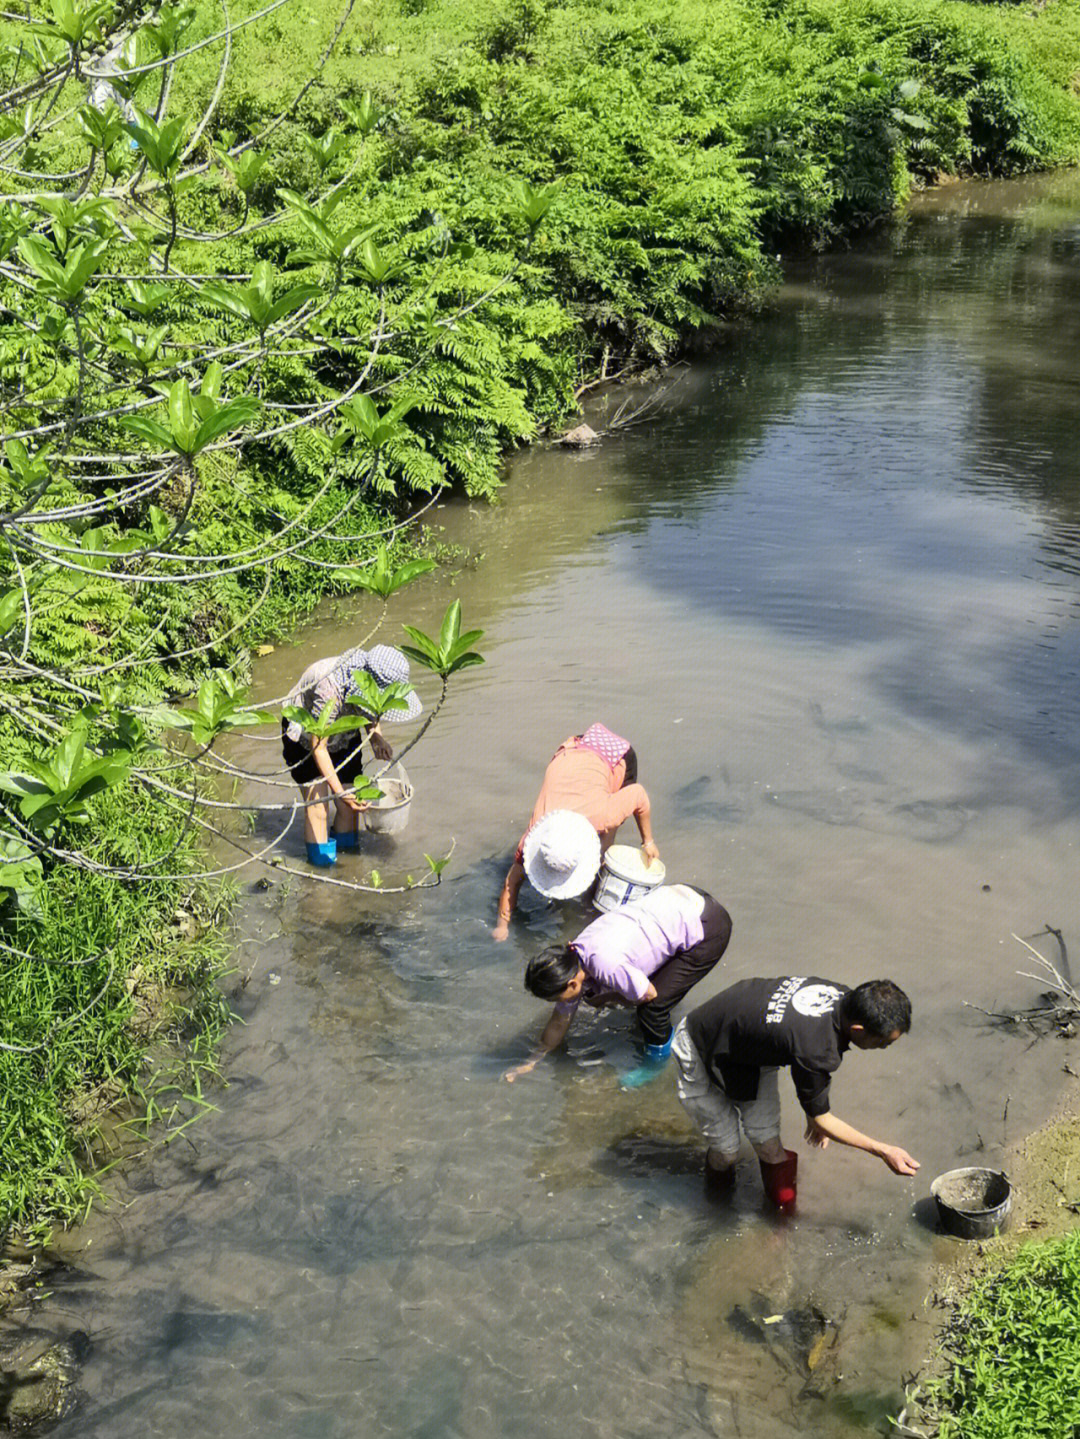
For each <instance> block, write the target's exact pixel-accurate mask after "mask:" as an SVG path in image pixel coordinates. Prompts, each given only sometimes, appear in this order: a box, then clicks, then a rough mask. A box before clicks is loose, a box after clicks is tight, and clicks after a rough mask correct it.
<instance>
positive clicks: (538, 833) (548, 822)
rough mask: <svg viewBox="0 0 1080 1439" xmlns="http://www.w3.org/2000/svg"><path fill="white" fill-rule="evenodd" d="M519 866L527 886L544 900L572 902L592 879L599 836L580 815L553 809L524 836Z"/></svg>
mask: <svg viewBox="0 0 1080 1439" xmlns="http://www.w3.org/2000/svg"><path fill="white" fill-rule="evenodd" d="M522 863H523V864H524V866H525V873H526V875H527V876H528V878H529V883H530V884H531V885H532V886H533V888H534V889H538V890H539V891H540V893H541V894H544V895H547V897H548V899H573V898H574V896H575V895H579V894H584V893H585V891H586V890H587V889H588V887H589V885H590V884H592V882H593V880H594V879H595V878H596V875H597V871H598V870H599V868H600V836H599V835H598V834H597V832H596V830H595V829H594V828H593V827H592V825H591V824H590V823H589V821H588V820H587V819H586V818H585V816H584V815H583V814H577V813H576V812H575V811H574V810H572V809H553V810H551V811H550V812H549V813H548V814H545V815H544V816H543V817H542V818H541V819H538V820H537V821H536V823H535V824H534V825H533V827H532V829H530V830H529V832H528V834H527V835H526V836H525V843H524V845H523V846H522Z"/></svg>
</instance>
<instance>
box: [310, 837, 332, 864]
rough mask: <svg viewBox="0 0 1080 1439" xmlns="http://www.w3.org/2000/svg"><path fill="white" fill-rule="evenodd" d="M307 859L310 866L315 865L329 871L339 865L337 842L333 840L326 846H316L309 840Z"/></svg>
mask: <svg viewBox="0 0 1080 1439" xmlns="http://www.w3.org/2000/svg"><path fill="white" fill-rule="evenodd" d="M307 857H308V864H314V865H316V866H318V868H319V869H328V868H329V867H330V865H332V864H337V842H336V841H335V840H332V839H331V840H328V841H327V842H326V844H316V843H315V842H314V840H309V841H308V847H307Z"/></svg>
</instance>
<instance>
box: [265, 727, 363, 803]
mask: <svg viewBox="0 0 1080 1439" xmlns="http://www.w3.org/2000/svg"><path fill="white" fill-rule="evenodd" d="M288 727H289V721H288V720H286V719H283V720H282V721H281V754H282V758H283V759H284V761H285V763H286V764H287V765H288V767H289V773H290V774H291V775H292V777H293V779H294V780H295V781H296V783H297V784H298V785H299V786H300V788H301V789H305V788H306V787H307V786H308V785H309V784H318V783H319V782H320V781H321V780H322V779H324V775H323V772H322V770H320V768H319V766H318V765H317V764H316V763H315V760H314V758H313V756H312V753H311V750H310V749H309V748H308V746H307V745H306V744H304V743H303V742H302V741H301V740H294V739H290V738H289V736H288V734H287V730H288ZM363 740H364V735H363V731H362V730H357V732H356V733H355V734H354V735H353V734H350V735H349V748H348V749H347V750H345V751H344V752H343V753H342V754H339V755H338V756H336V757H335V756H334V755H331V756H330V758H331V760H332V761H333V764H334V769H335V771H336V772H337V777H338V779H339V780H341V782H342V784H354V783H355V782H356V781H357V780H358V779H363V777H364V775H363V769H364V761H363V759H362V758H361V755H360V746H361V744H362V743H363Z"/></svg>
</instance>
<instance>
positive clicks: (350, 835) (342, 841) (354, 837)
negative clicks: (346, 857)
mask: <svg viewBox="0 0 1080 1439" xmlns="http://www.w3.org/2000/svg"><path fill="white" fill-rule="evenodd" d="M334 839H335V840H336V841H337V847H338V849H339V850H340V849H343V850H353V849H359V848H360V831H359V830H358V829H347V830H346V831H345V832H344V834H335V835H334Z"/></svg>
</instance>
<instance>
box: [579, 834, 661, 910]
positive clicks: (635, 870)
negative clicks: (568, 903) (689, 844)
mask: <svg viewBox="0 0 1080 1439" xmlns="http://www.w3.org/2000/svg"><path fill="white" fill-rule="evenodd" d="M665 874H666V870H665V869H664V865H663V862H662V861H661V860H658V859H654V860H653V862H652V864H650V865H648V866H646V864H645V855H644V854H643V852H642V851H641V850H640V849H636V848H633V847H632V846H631V845H628V844H613V845H612V846H611V848H610V849H609V850H608V852H607V853H606V854H605V855H604V858H603V859H602V860H601V861H600V875H599V878H598V879H597V881H596V893H595V894H594V895H593V904H594V906H595V907H596V908H597V909H601V910H611V909H622V907H623V905H624V904H631V903H632V902H633V901H634V900H635V899H640V898H641V896H642V895H643V894H648V892H649V890H650V889H655V888H656V886H657V885H658V884H663V882H664V875H665Z"/></svg>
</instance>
